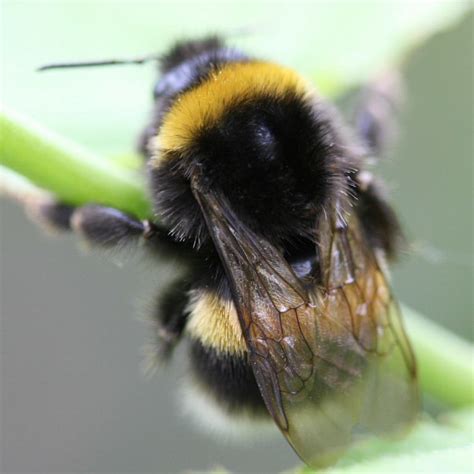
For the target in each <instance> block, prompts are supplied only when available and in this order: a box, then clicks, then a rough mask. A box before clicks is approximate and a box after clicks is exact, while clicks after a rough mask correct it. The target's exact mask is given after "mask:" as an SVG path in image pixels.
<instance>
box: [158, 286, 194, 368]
mask: <svg viewBox="0 0 474 474" xmlns="http://www.w3.org/2000/svg"><path fill="white" fill-rule="evenodd" d="M190 288H191V282H190V280H189V279H188V278H182V279H179V280H177V281H175V282H174V283H172V284H171V285H170V286H169V287H168V288H167V289H166V290H165V292H164V293H161V294H160V295H159V297H158V299H157V302H156V304H155V308H154V311H153V313H152V314H151V321H152V323H153V332H154V338H155V340H154V345H153V353H152V354H151V356H152V359H154V360H155V361H156V359H158V361H159V362H166V361H167V360H169V358H170V357H171V355H172V353H173V349H174V348H175V347H176V345H177V344H178V342H179V341H180V339H181V336H182V334H183V331H184V329H185V326H186V322H187V320H188V316H189V312H188V302H189V294H188V291H189V289H190Z"/></svg>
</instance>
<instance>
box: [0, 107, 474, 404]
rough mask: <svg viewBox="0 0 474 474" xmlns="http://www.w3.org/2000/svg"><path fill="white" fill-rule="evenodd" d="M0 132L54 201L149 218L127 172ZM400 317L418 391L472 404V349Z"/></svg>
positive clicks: (6, 154)
mask: <svg viewBox="0 0 474 474" xmlns="http://www.w3.org/2000/svg"><path fill="white" fill-rule="evenodd" d="M0 131H1V133H0V145H1V147H0V163H1V164H2V165H3V166H5V167H7V168H6V170H8V168H10V169H11V170H13V171H15V172H16V173H17V174H19V175H21V176H23V178H26V179H27V180H29V181H31V182H32V183H33V184H35V185H37V186H39V187H41V188H43V189H45V190H46V191H49V192H51V193H53V194H54V195H56V196H57V197H58V199H60V200H62V201H65V202H69V203H72V204H85V203H88V202H95V203H99V204H105V205H110V206H113V207H116V208H118V209H121V210H123V211H126V212H130V213H132V214H135V215H137V216H139V217H147V216H149V215H150V214H151V211H150V208H151V206H150V204H149V201H148V200H147V197H146V193H145V185H144V183H143V182H142V180H141V179H140V177H139V176H138V175H136V174H134V173H133V172H132V171H130V170H129V169H127V168H126V167H121V166H120V165H118V164H117V163H114V162H113V161H111V160H107V159H104V158H102V157H100V156H96V155H94V154H93V153H91V152H88V151H85V150H84V149H82V148H80V147H78V146H77V145H75V144H73V143H71V142H69V141H66V140H64V139H63V138H61V137H58V136H57V135H55V134H53V133H52V132H50V131H48V130H45V129H44V128H43V127H40V126H39V125H37V124H34V123H32V122H31V121H29V120H26V119H24V118H20V117H19V116H18V115H17V114H14V113H12V112H8V113H7V112H5V111H4V112H2V114H1V115H0ZM6 174H7V173H3V179H4V180H5V178H6ZM10 175H11V173H10ZM21 176H20V177H21ZM0 178H2V174H1V173H0ZM11 178H12V177H11V176H10V180H11ZM16 179H17V182H18V177H17V178H16ZM10 188H11V186H10ZM404 313H405V321H406V325H407V329H408V334H409V337H410V339H411V341H412V343H413V346H414V348H415V352H416V356H417V360H418V365H419V372H420V383H421V388H422V390H423V391H424V392H426V393H429V394H430V395H432V396H434V397H435V398H437V399H439V400H440V401H441V402H444V403H446V404H448V405H451V406H454V407H457V406H464V405H473V404H474V387H473V384H474V351H473V348H472V345H471V344H469V343H467V342H465V341H463V340H462V339H460V338H458V337H457V336H455V335H453V334H452V333H450V332H449V331H447V330H445V329H443V328H441V327H440V326H439V325H437V324H435V323H433V322H431V321H429V320H427V319H426V318H424V317H422V316H420V315H419V314H417V313H416V312H415V311H413V310H411V309H408V308H405V310H404Z"/></svg>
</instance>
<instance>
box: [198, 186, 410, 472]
mask: <svg viewBox="0 0 474 474" xmlns="http://www.w3.org/2000/svg"><path fill="white" fill-rule="evenodd" d="M194 193H195V195H196V197H197V199H198V201H199V203H200V206H201V208H202V210H203V213H204V215H205V217H206V220H207V225H208V228H209V230H210V233H211V235H212V238H213V240H214V243H215V245H216V248H217V250H218V252H219V255H220V258H221V260H222V263H223V265H224V267H225V270H226V274H227V276H228V279H229V281H230V285H231V290H232V294H233V299H234V303H235V305H236V307H237V312H238V315H239V320H240V324H241V327H242V330H243V333H244V336H245V340H246V342H247V346H248V350H249V356H250V362H251V364H252V367H253V371H254V374H255V378H256V380H257V383H258V386H259V388H260V392H261V394H262V397H263V399H264V401H265V404H266V406H267V408H268V410H269V412H270V414H271V415H272V417H273V418H274V420H275V422H276V423H277V425H278V427H279V428H280V430H281V431H282V432H283V433H284V435H285V436H286V437H287V439H288V441H289V442H290V444H291V445H292V446H293V448H294V449H295V451H296V452H297V453H298V455H299V456H300V457H301V458H302V459H303V460H304V461H305V462H306V463H308V464H310V465H313V466H321V465H324V464H326V463H327V462H328V461H330V460H332V459H333V458H334V457H336V456H337V455H338V454H339V453H340V452H341V451H342V450H343V448H344V447H346V446H347V445H348V444H349V443H351V442H353V441H354V440H356V439H358V438H359V437H361V436H363V435H364V434H368V433H374V434H379V433H385V432H391V431H394V430H396V429H397V428H401V427H403V426H405V425H407V424H408V423H409V422H411V421H412V420H413V419H414V417H415V416H416V413H417V405H418V394H417V385H416V367H415V360H414V357H413V353H412V351H411V348H410V345H409V342H408V339H407V338H406V335H405V333H404V330H403V327H402V324H401V319H400V314H399V311H398V307H397V305H396V303H395V301H394V299H393V297H392V295H391V292H390V289H389V285H388V283H387V280H386V278H385V277H384V275H383V272H382V271H381V269H380V266H379V264H378V263H377V259H376V257H375V255H374V254H373V253H372V251H371V249H369V247H368V246H367V245H366V244H365V242H364V239H363V238H362V236H361V233H360V232H359V230H358V228H357V223H353V224H351V226H343V227H341V228H334V226H333V225H331V224H327V225H328V228H327V229H323V230H322V232H321V234H322V235H325V236H328V238H327V239H323V240H321V242H320V254H321V255H322V257H321V258H322V266H323V268H326V272H325V275H324V280H325V282H324V285H323V288H320V289H318V290H316V289H315V291H309V292H308V290H307V289H305V287H304V286H303V284H302V283H301V281H300V280H299V279H298V278H297V277H296V276H295V274H294V272H293V271H292V269H291V267H290V266H289V265H288V263H287V262H286V261H285V259H284V258H283V256H282V255H281V253H280V252H279V251H278V250H277V249H276V248H275V247H274V246H273V245H271V244H270V243H269V242H268V241H266V240H265V239H262V238H260V237H258V236H256V235H255V234H254V233H253V232H251V231H250V230H249V229H248V228H246V227H245V226H244V225H243V224H242V223H241V222H240V221H239V219H238V218H237V217H236V216H235V214H233V212H232V210H231V209H230V208H229V206H228V205H227V204H226V203H225V202H224V201H223V200H222V198H219V197H218V196H217V195H215V194H213V193H211V192H206V193H203V192H200V191H196V190H194Z"/></svg>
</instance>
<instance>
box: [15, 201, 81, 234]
mask: <svg viewBox="0 0 474 474" xmlns="http://www.w3.org/2000/svg"><path fill="white" fill-rule="evenodd" d="M24 207H25V210H26V212H27V214H28V215H29V217H30V218H31V219H32V220H34V221H35V222H36V223H38V224H39V225H40V226H41V227H43V228H44V229H46V230H47V231H50V232H53V233H57V232H65V231H68V230H71V216H72V214H73V212H74V209H75V208H74V206H70V205H68V204H64V203H60V202H57V201H56V200H54V199H53V198H50V197H47V196H41V197H35V198H34V199H28V200H27V201H24Z"/></svg>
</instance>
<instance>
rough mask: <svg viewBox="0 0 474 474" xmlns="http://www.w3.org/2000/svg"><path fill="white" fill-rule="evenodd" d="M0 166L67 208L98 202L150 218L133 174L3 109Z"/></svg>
mask: <svg viewBox="0 0 474 474" xmlns="http://www.w3.org/2000/svg"><path fill="white" fill-rule="evenodd" d="M0 164H2V165H3V166H6V167H8V168H11V169H12V170H14V171H16V172H17V173H19V174H20V175H23V176H25V177H26V178H27V179H29V180H30V181H31V182H32V183H34V184H35V185H37V186H39V187H40V188H44V189H46V190H48V191H50V192H52V193H53V194H55V195H56V196H57V197H58V199H60V200H61V201H63V202H66V203H69V204H75V205H81V204H86V203H99V204H104V205H109V206H113V207H116V208H118V209H121V210H123V211H125V212H129V213H131V214H134V215H136V216H138V217H149V216H150V214H151V206H150V203H149V200H148V199H147V196H146V192H145V190H146V187H145V185H144V183H143V180H142V179H141V178H140V176H139V175H138V174H134V173H133V172H132V171H130V170H127V169H125V168H123V167H121V166H119V165H117V164H116V163H114V162H113V161H111V160H107V159H104V158H102V157H101V156H98V155H96V154H94V153H92V152H90V151H88V150H85V149H84V148H82V147H80V146H78V145H76V144H75V143H72V142H70V141H68V140H66V139H64V138H62V137H60V136H58V135H56V134H55V133H53V132H51V131H50V130H47V129H45V128H44V127H42V126H40V125H38V124H36V123H34V122H32V121H31V120H29V119H26V118H25V117H21V116H20V115H19V114H17V113H15V112H13V111H9V110H6V109H5V108H3V109H2V112H1V114H0Z"/></svg>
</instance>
